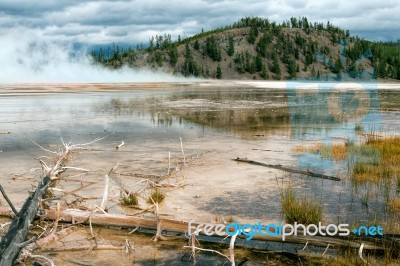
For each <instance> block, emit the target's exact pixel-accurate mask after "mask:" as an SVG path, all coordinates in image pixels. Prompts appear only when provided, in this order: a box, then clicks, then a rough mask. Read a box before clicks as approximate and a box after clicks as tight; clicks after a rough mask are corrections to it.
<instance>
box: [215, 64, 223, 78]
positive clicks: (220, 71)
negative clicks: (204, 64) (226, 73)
mask: <svg viewBox="0 0 400 266" xmlns="http://www.w3.org/2000/svg"><path fill="white" fill-rule="evenodd" d="M215 76H216V78H217V79H221V78H222V70H221V66H220V65H218V66H217V73H216V75H215Z"/></svg>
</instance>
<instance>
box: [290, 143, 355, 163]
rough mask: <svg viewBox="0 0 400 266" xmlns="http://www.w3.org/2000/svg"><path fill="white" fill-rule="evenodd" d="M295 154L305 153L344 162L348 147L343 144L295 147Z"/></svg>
mask: <svg viewBox="0 0 400 266" xmlns="http://www.w3.org/2000/svg"><path fill="white" fill-rule="evenodd" d="M293 150H294V152H298V153H303V152H309V153H314V154H319V155H320V156H321V157H322V158H330V159H333V160H344V159H346V158H347V150H348V147H347V146H346V145H343V144H332V145H322V144H317V145H314V146H297V147H294V149H293Z"/></svg>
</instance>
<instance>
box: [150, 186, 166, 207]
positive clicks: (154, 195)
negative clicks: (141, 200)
mask: <svg viewBox="0 0 400 266" xmlns="http://www.w3.org/2000/svg"><path fill="white" fill-rule="evenodd" d="M164 199H165V192H164V191H162V190H159V189H154V190H153V191H152V192H151V194H150V196H149V198H148V199H147V203H149V204H154V203H161V202H163V201H164Z"/></svg>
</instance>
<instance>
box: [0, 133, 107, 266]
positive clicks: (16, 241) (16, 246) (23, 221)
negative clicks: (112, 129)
mask: <svg viewBox="0 0 400 266" xmlns="http://www.w3.org/2000/svg"><path fill="white" fill-rule="evenodd" d="M99 140H100V139H96V140H95V141H93V142H90V143H86V144H77V145H72V144H71V143H64V141H63V148H61V149H59V151H58V152H55V151H50V150H47V149H45V148H43V147H42V146H40V145H39V144H36V143H35V144H36V145H38V146H39V147H40V148H41V149H42V150H44V151H46V152H48V153H51V154H53V155H55V158H57V161H56V163H55V164H54V166H53V167H49V166H47V164H46V163H45V162H44V161H42V160H40V163H41V164H42V168H43V171H44V177H43V178H42V180H41V181H40V182H39V183H38V187H37V189H36V191H35V192H34V193H33V194H31V195H30V196H29V197H28V199H27V200H26V201H25V203H24V205H23V206H22V208H21V210H20V211H19V213H18V215H16V216H15V217H14V218H13V221H12V222H11V225H10V228H9V230H8V232H7V234H6V235H5V236H4V238H3V239H2V240H1V242H0V256H1V257H0V265H2V266H7V265H13V264H14V261H15V260H16V259H17V258H18V255H19V253H20V251H21V249H22V248H23V247H24V246H26V245H27V244H29V243H30V242H31V241H26V242H25V239H26V237H27V235H28V232H29V229H30V227H31V225H32V222H33V220H34V219H35V217H36V214H37V211H38V210H39V200H41V199H42V198H43V196H44V194H45V193H46V190H47V188H48V187H49V185H50V181H51V180H53V179H57V175H58V174H60V173H61V172H62V171H64V170H65V169H66V168H65V167H64V166H63V164H64V163H65V162H66V161H67V160H68V156H69V154H70V151H72V150H75V149H80V148H82V146H84V145H90V144H92V143H94V142H96V141H99Z"/></svg>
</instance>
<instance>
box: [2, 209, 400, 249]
mask: <svg viewBox="0 0 400 266" xmlns="http://www.w3.org/2000/svg"><path fill="white" fill-rule="evenodd" d="M57 213H58V212H57V210H53V209H50V210H43V212H42V214H41V217H42V218H43V219H47V220H56V219H57V215H58V214H57ZM0 216H8V217H13V216H14V214H13V212H12V211H11V210H10V209H9V208H5V207H1V208H0ZM89 220H90V223H91V224H92V225H96V226H110V227H121V228H133V227H140V228H144V229H152V230H154V231H156V230H157V226H158V223H157V219H156V217H136V216H127V215H121V214H108V213H107V214H104V213H94V212H91V211H84V210H78V209H65V210H61V212H60V213H59V222H67V223H79V224H89ZM159 223H160V224H161V227H162V230H165V231H169V232H174V233H179V234H185V235H186V234H187V233H188V227H189V223H188V222H186V221H181V220H173V219H166V218H160V221H159ZM198 224H199V223H195V222H193V223H191V225H192V226H194V227H196V226H197V225H198ZM200 234H202V232H200ZM214 237H220V238H221V239H222V238H224V237H226V235H223V236H217V235H214ZM385 237H386V238H385ZM241 238H243V236H242V237H241ZM396 238H398V236H394V237H391V236H384V237H366V236H355V235H354V236H353V235H351V236H347V237H333V236H329V237H327V236H320V235H315V236H304V235H300V231H299V234H298V235H297V236H286V237H285V241H282V237H281V236H270V235H265V236H263V235H259V234H257V235H255V236H254V237H253V239H254V240H260V241H267V242H276V243H288V244H301V245H303V246H304V245H313V246H317V247H324V248H325V247H327V246H328V245H329V246H330V247H332V248H340V247H342V248H350V249H357V250H358V249H359V248H360V245H361V244H362V243H364V247H363V249H364V250H365V251H383V250H386V249H387V247H389V245H388V243H392V245H391V246H392V247H391V248H390V249H392V250H393V249H394V253H393V254H399V252H400V241H398V240H397V241H395V240H394V239H396ZM393 241H395V242H393Z"/></svg>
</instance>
